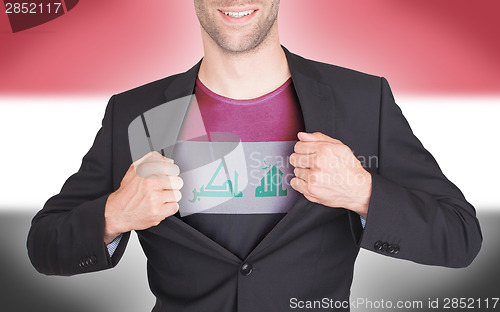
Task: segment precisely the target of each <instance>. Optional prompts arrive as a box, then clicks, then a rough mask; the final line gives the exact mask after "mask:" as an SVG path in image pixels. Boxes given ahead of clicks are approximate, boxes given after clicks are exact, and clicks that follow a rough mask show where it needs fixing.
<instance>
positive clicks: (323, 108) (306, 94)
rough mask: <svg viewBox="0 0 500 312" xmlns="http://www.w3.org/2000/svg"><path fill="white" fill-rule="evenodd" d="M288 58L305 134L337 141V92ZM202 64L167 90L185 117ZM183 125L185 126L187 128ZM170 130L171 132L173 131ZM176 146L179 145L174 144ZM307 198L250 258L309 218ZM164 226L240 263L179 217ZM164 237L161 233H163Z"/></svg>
mask: <svg viewBox="0 0 500 312" xmlns="http://www.w3.org/2000/svg"><path fill="white" fill-rule="evenodd" d="M283 50H284V52H285V55H286V57H287V61H288V65H289V68H290V72H291V75H292V81H293V85H294V87H295V90H296V92H297V96H298V98H299V103H300V107H301V111H302V114H303V117H304V124H305V130H306V131H307V132H316V131H318V132H322V133H325V134H327V135H329V136H332V137H334V130H335V103H334V97H333V92H332V90H331V88H330V87H329V86H328V85H326V84H324V83H322V82H321V75H320V73H319V72H317V71H316V70H315V69H314V67H313V66H312V64H311V63H310V62H311V61H308V60H305V59H303V58H302V57H300V56H298V55H295V54H292V53H290V52H289V51H288V50H287V49H286V48H285V47H283ZM200 64H201V61H200V62H198V63H197V64H196V65H195V66H193V67H192V68H191V69H190V70H188V71H187V72H185V73H183V74H180V75H178V76H177V77H176V78H175V80H174V81H173V82H172V83H171V84H170V85H169V87H168V88H167V89H166V90H165V99H166V102H169V101H174V100H176V99H179V98H181V97H184V98H185V99H186V100H184V101H181V102H179V101H176V102H175V103H176V105H181V106H182V109H181V111H183V112H184V119H185V114H186V112H187V111H188V107H189V103H190V101H189V98H188V97H186V96H189V95H192V94H193V93H194V87H195V83H196V77H197V75H198V71H199V68H200ZM183 123H184V122H183ZM183 123H182V124H183ZM181 127H182V125H179V127H176V129H171V131H174V132H175V133H179V132H180V129H181ZM169 130H170V129H169ZM172 143H173V144H175V142H172ZM311 204H312V203H311V202H310V201H308V200H307V199H306V198H305V197H304V196H303V195H301V196H299V198H298V199H297V200H296V201H295V203H294V204H293V206H292V208H291V209H290V210H289V212H288V213H287V214H286V215H285V216H284V217H283V219H281V221H280V222H279V223H278V224H277V225H276V226H275V227H274V228H273V230H272V231H271V232H270V233H269V234H268V235H267V236H266V237H264V239H263V240H262V241H261V242H260V243H259V244H258V246H257V247H256V248H255V249H254V250H253V251H252V252H251V253H250V255H249V257H250V256H252V255H255V254H257V253H260V252H262V251H263V250H264V249H266V248H268V247H269V246H270V245H271V244H272V243H273V242H274V241H276V240H277V239H279V237H280V236H282V235H283V234H284V233H285V232H286V231H287V230H288V229H290V227H292V226H293V225H294V224H296V222H299V221H300V220H301V219H302V218H303V217H304V215H305V214H307V213H308V212H309V211H310V209H308V208H310V206H311ZM163 222H166V223H167V225H168V226H169V227H170V228H173V229H176V230H180V231H183V230H186V231H187V233H186V234H188V235H189V236H190V237H191V238H193V240H194V241H196V242H197V243H199V244H204V245H206V247H207V248H209V249H214V251H216V252H217V253H218V254H219V255H220V256H222V257H224V258H226V259H228V260H231V261H236V260H237V259H238V257H236V256H235V255H233V254H232V253H231V252H229V251H228V250H226V249H225V248H223V247H222V246H220V245H218V244H217V243H215V242H214V241H212V240H211V239H209V238H208V237H206V236H205V235H203V234H201V233H199V232H198V231H196V230H195V229H194V228H192V227H191V226H189V225H188V224H186V223H184V222H183V221H182V220H180V219H178V218H177V217H176V216H172V217H169V218H167V219H165V220H164V221H163ZM154 231H155V232H161V227H156V229H155V230H154ZM159 234H160V233H159ZM189 241H190V240H183V241H182V242H180V243H183V242H184V244H186V245H188V244H190V243H189ZM191 244H192V242H191Z"/></svg>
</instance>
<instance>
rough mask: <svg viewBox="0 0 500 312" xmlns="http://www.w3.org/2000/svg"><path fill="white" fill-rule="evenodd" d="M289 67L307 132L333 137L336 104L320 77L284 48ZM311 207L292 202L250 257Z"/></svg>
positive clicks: (303, 202) (303, 201) (300, 201)
mask: <svg viewBox="0 0 500 312" xmlns="http://www.w3.org/2000/svg"><path fill="white" fill-rule="evenodd" d="M283 50H284V51H285V54H286V57H287V61H288V66H289V68H290V72H291V74H292V81H293V85H294V87H295V91H296V92H297V96H298V98H299V103H300V108H301V110H302V115H303V117H304V125H305V128H306V129H305V130H306V132H316V131H318V132H322V133H325V134H327V135H329V136H332V137H333V136H334V130H335V123H334V120H335V119H334V117H335V116H334V112H335V103H334V99H333V93H332V91H331V89H330V87H328V86H327V85H325V84H323V83H321V80H320V75H319V73H318V72H315V71H314V69H313V68H312V66H311V64H310V63H309V61H306V60H305V59H303V58H301V57H299V56H298V55H295V54H292V53H290V52H289V51H288V50H287V49H286V48H285V47H283ZM311 205H312V203H311V202H310V201H308V200H307V199H306V198H305V197H304V196H303V195H300V196H299V198H298V199H297V200H296V201H295V203H294V204H293V206H292V208H291V209H290V210H289V212H288V213H287V214H286V215H285V216H284V217H283V219H281V220H280V222H278V224H277V225H276V226H275V227H274V228H273V229H272V231H271V232H269V234H268V235H267V236H266V237H264V239H263V240H262V241H261V242H260V243H259V244H258V245H257V247H256V248H255V249H254V250H253V251H252V252H251V253H250V255H249V257H251V256H255V255H256V254H258V253H261V252H262V251H264V249H266V248H268V247H269V246H271V244H272V243H273V242H274V241H276V240H277V239H279V237H280V236H282V235H283V234H284V233H285V232H286V231H287V230H288V229H290V228H291V227H292V226H293V225H294V224H296V223H297V222H299V221H300V220H302V219H303V218H304V216H305V215H306V214H307V213H309V212H310V208H311Z"/></svg>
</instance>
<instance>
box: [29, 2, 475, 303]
mask: <svg viewBox="0 0 500 312" xmlns="http://www.w3.org/2000/svg"><path fill="white" fill-rule="evenodd" d="M279 3H280V1H279V0H268V1H265V0H261V1H259V0H249V1H228V0H226V1H225V0H219V1H217V0H195V1H194V6H195V11H196V14H197V16H198V19H199V22H200V25H201V33H202V40H203V47H204V57H203V59H202V60H201V61H200V62H199V63H198V64H196V65H195V66H194V67H193V68H191V69H190V70H188V71H187V72H185V73H182V74H178V75H174V76H171V77H167V78H165V79H162V80H159V81H155V82H152V83H150V84H147V85H144V86H141V87H138V88H136V89H133V90H130V91H127V92H124V93H121V94H117V95H114V96H113V97H112V98H111V99H110V101H109V103H108V106H107V107H106V112H105V115H104V118H103V122H102V127H101V129H100V130H99V132H98V133H97V136H96V139H95V141H94V144H93V145H92V147H91V149H90V150H89V152H88V153H87V154H86V155H85V157H84V158H83V161H82V165H81V167H80V169H79V171H78V172H77V173H76V174H74V175H72V176H71V177H70V178H69V179H68V180H67V181H66V183H65V184H64V186H63V188H62V189H61V192H60V193H59V194H57V195H55V196H53V197H52V198H50V199H49V200H48V201H47V202H46V204H45V205H44V207H43V209H42V210H41V211H40V212H38V213H37V215H36V216H35V217H34V219H33V222H32V226H31V229H30V232H29V235H28V241H27V246H28V253H29V257H30V259H31V261H32V263H33V265H34V267H35V268H36V269H37V270H38V271H39V272H42V273H44V274H57V275H74V274H81V273H86V272H92V271H98V270H104V269H109V268H112V267H114V266H115V265H116V264H117V263H118V261H119V260H120V258H121V256H122V255H123V252H124V250H125V247H126V245H127V242H128V239H129V236H130V232H131V231H132V230H134V231H136V232H137V234H138V237H139V240H140V242H141V245H142V247H143V250H144V252H145V254H146V256H147V258H148V278H149V283H150V287H151V290H152V292H153V294H154V295H155V296H156V298H157V301H156V305H155V307H154V308H153V311H289V310H293V307H292V305H291V304H290V303H291V298H297V299H298V300H302V301H311V302H313V301H318V300H321V299H323V298H328V299H329V300H330V302H339V303H340V302H348V300H349V292H350V286H351V281H352V275H353V267H354V261H355V259H356V256H357V254H358V251H359V248H360V247H362V248H365V249H368V250H371V251H374V252H377V253H380V254H383V255H387V256H390V257H395V258H400V259H406V260H411V261H414V262H417V263H422V264H431V265H440V266H447V267H465V266H467V265H469V264H470V263H471V262H472V261H473V259H474V258H475V256H476V255H477V253H478V252H479V249H480V246H481V242H482V236H481V231H480V227H479V223H478V220H477V218H476V216H475V210H474V208H473V207H472V206H471V205H470V204H469V203H468V202H467V201H466V200H465V198H464V196H463V195H462V193H461V192H460V190H459V189H458V188H457V187H456V186H455V185H454V184H452V183H451V182H450V181H449V180H448V179H447V178H446V177H445V176H444V175H443V173H442V172H441V170H440V169H439V167H438V165H437V163H436V161H435V160H434V158H433V157H432V156H431V154H430V153H429V152H428V151H426V150H425V149H424V147H423V146H422V144H421V143H420V141H419V140H418V139H417V138H416V137H415V136H414V135H413V133H412V131H411V129H410V127H409V125H408V123H407V122H406V120H405V118H404V117H403V115H402V113H401V111H400V109H399V108H398V106H397V105H396V104H395V102H394V99H393V96H392V93H391V91H390V88H389V84H388V82H387V81H386V80H385V79H384V78H382V77H377V76H372V75H368V74H364V73H360V72H357V71H353V70H349V69H345V68H341V67H337V66H333V65H328V64H323V63H319V62H314V61H311V60H307V59H304V58H302V57H300V56H298V55H295V54H293V53H291V52H290V51H288V50H287V49H286V48H284V47H283V46H281V45H280V40H279V34H278V24H277V21H278V19H277V16H278V11H279ZM170 147H171V148H170ZM207 155H208V156H207ZM282 159H286V162H284V161H279V160H282ZM373 159H375V160H376V161H375V162H374V163H373V162H371V161H366V160H373ZM242 164H244V165H242ZM221 176H222V177H223V179H222V180H221V179H219V178H220V177H221ZM318 309H319V308H318ZM321 310H325V308H324V307H323V308H321ZM328 310H346V311H348V310H349V307H348V306H345V305H341V304H340V305H332V306H329V307H328Z"/></svg>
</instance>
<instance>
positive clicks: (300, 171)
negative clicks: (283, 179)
mask: <svg viewBox="0 0 500 312" xmlns="http://www.w3.org/2000/svg"><path fill="white" fill-rule="evenodd" d="M310 171H311V169H304V168H299V167H297V168H295V169H293V174H294V175H295V176H296V177H297V178H300V179H301V180H304V181H309V172H310Z"/></svg>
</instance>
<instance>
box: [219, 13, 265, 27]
mask: <svg viewBox="0 0 500 312" xmlns="http://www.w3.org/2000/svg"><path fill="white" fill-rule="evenodd" d="M257 11H258V10H255V11H253V12H252V14H248V15H246V16H243V17H232V16H229V15H226V14H224V13H222V12H221V11H219V13H220V14H221V15H222V18H223V19H224V21H226V22H227V23H229V24H243V23H246V22H248V21H249V20H251V19H252V18H253V17H254V15H255V13H257Z"/></svg>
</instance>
